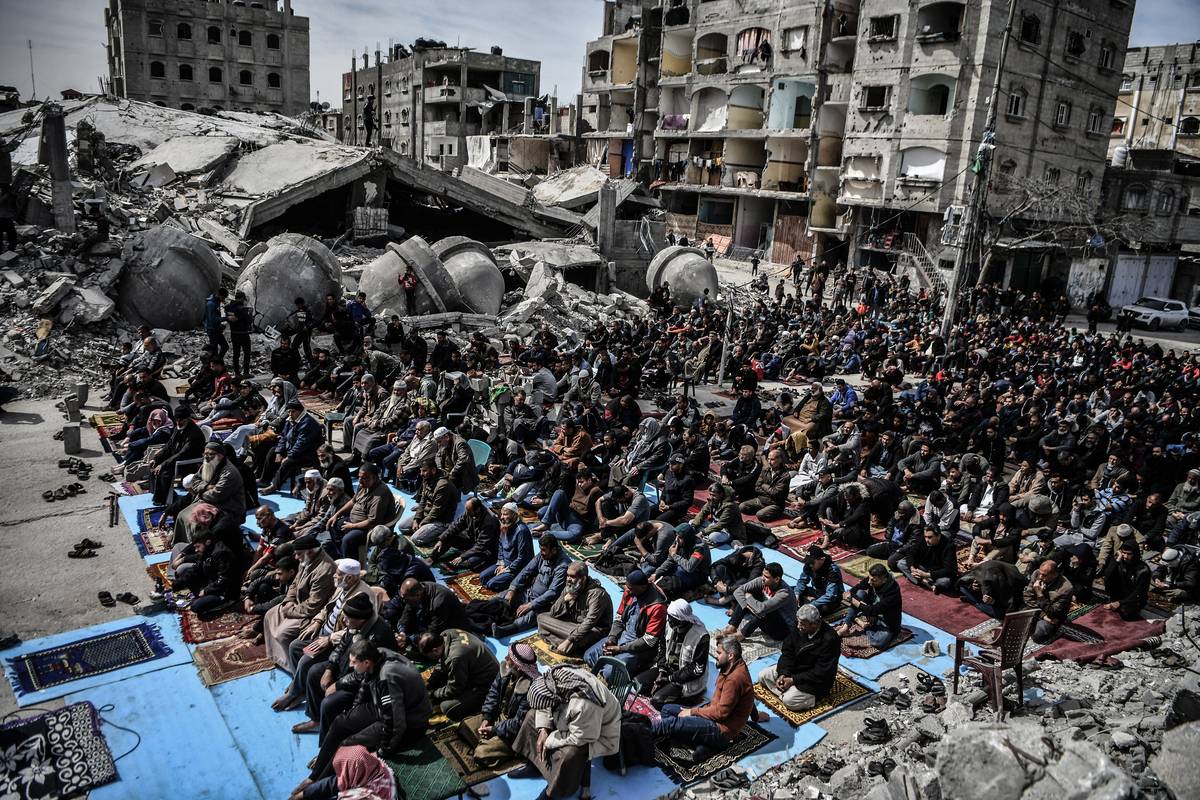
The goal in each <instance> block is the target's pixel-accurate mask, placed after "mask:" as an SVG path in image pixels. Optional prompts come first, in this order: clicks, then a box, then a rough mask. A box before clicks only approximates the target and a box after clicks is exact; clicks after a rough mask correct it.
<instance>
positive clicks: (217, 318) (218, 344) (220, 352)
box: [204, 287, 229, 360]
mask: <svg viewBox="0 0 1200 800" xmlns="http://www.w3.org/2000/svg"><path fill="white" fill-rule="evenodd" d="M227 300H229V291H228V290H227V289H225V288H223V287H222V288H220V289H217V290H216V291H215V292H213V293H212V294H210V295H209V296H208V299H207V300H205V301H204V332H205V333H207V334H208V343H209V344H210V345H212V348H213V353H214V354H215V355H216V357H217V358H219V359H221V360H224V359H225V354H226V353H227V352H229V342H227V341H225V316H224V315H223V314H222V313H221V306H223V305H224V304H225V303H226V301H227Z"/></svg>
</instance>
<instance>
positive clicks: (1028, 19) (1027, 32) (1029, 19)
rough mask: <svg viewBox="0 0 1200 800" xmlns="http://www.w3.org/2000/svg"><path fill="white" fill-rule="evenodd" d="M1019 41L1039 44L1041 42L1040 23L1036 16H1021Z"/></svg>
mask: <svg viewBox="0 0 1200 800" xmlns="http://www.w3.org/2000/svg"><path fill="white" fill-rule="evenodd" d="M1021 41H1022V42H1024V43H1025V44H1039V43H1040V42H1041V41H1042V21H1041V20H1040V19H1038V16H1037V14H1028V13H1025V14H1021Z"/></svg>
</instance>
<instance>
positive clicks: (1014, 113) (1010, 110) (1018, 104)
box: [1004, 88, 1026, 119]
mask: <svg viewBox="0 0 1200 800" xmlns="http://www.w3.org/2000/svg"><path fill="white" fill-rule="evenodd" d="M1025 98H1026V94H1025V90H1024V89H1016V88H1014V89H1012V90H1011V91H1009V93H1008V104H1007V105H1006V106H1005V107H1004V113H1005V114H1007V115H1008V116H1010V117H1016V118H1018V119H1020V118H1023V117H1024V116H1025Z"/></svg>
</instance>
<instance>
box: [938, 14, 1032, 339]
mask: <svg viewBox="0 0 1200 800" xmlns="http://www.w3.org/2000/svg"><path fill="white" fill-rule="evenodd" d="M1016 15H1017V4H1016V0H1008V21H1007V22H1006V23H1005V25H1004V38H1003V39H1002V40H1001V42H1000V60H999V62H998V63H997V64H996V77H995V79H994V80H993V81H992V94H991V97H989V98H988V110H987V117H986V121H985V122H984V124H983V136H981V137H980V149H979V151H977V152H978V153H981V152H982V150H983V147H984V145H986V144H990V143H991V142H992V140H993V138H994V134H995V132H996V105H997V103H998V101H999V99H1000V81H1001V78H1002V77H1003V75H1004V61H1005V59H1006V58H1007V56H1008V40H1009V37H1010V36H1011V35H1012V28H1013V20H1014V19H1015V18H1016ZM991 160H992V159H991V158H990V157H989V158H986V159H985V158H982V157H980V158H979V171H978V172H976V173H975V177H974V178H973V179H972V182H971V198H970V204H969V205H968V206H967V208H966V211H965V212H964V214H963V222H962V235H961V236H960V237H959V242H958V254H957V255H956V256H955V258H954V272H953V273H952V274H951V276H950V285H949V286H948V287H947V289H946V307H945V309H943V310H942V328H941V335H942V339H947V338H948V337H949V336H950V328H952V327H953V326H954V316H955V314H956V312H957V310H958V292H959V288H960V287H961V286H962V283H963V277H964V273H965V272H966V268H967V258H968V251H969V250H970V247H971V241H972V240H973V239H974V238H975V231H976V228H977V227H978V226H979V213H980V210H981V209H980V206H981V205H982V204H983V195H984V191H985V190H986V189H987V180H988V178H987V176H988V170H989V166H990V164H991ZM980 269H983V264H980Z"/></svg>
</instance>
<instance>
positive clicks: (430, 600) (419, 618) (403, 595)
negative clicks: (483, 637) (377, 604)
mask: <svg viewBox="0 0 1200 800" xmlns="http://www.w3.org/2000/svg"><path fill="white" fill-rule="evenodd" d="M379 613H380V616H382V617H383V618H384V619H386V620H388V621H389V622H393V621H395V622H396V644H397V645H398V646H399V647H400V648H401V649H404V648H407V647H409V646H410V645H411V646H412V647H414V648H415V647H416V645H417V639H418V638H420V636H421V634H422V633H425V632H429V633H432V634H434V635H435V636H436V635H438V634H440V633H441V632H442V631H444V630H446V629H447V628H461V629H463V630H474V626H473V625H471V622H470V620H469V619H468V618H467V611H466V608H464V607H463V604H462V601H461V600H459V599H458V595H456V594H455V593H454V590H453V589H451V588H450V587H449V586H446V585H444V584H441V583H434V582H432V581H418V580H416V579H415V578H407V579H405V581H404V583H402V584H400V596H399V597H393V598H392V599H391V600H389V601H388V602H387V603H385V604H384V606H383V608H381V609H380V610H379Z"/></svg>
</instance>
